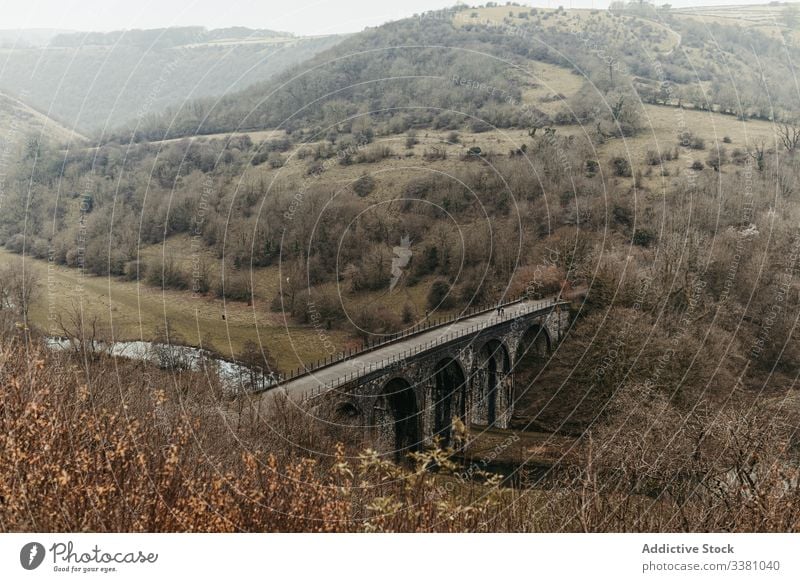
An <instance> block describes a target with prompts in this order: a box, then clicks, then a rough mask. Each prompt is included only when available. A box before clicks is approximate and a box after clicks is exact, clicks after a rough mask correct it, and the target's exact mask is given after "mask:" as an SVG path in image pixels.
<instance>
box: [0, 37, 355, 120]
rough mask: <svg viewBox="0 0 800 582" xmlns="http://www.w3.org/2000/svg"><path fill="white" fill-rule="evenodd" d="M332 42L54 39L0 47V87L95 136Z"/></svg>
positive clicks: (245, 82) (245, 80) (277, 68)
mask: <svg viewBox="0 0 800 582" xmlns="http://www.w3.org/2000/svg"><path fill="white" fill-rule="evenodd" d="M339 40H340V39H339V37H336V36H328V37H314V38H298V37H294V36H291V35H288V34H285V33H278V32H272V31H266V30H250V29H246V28H232V29H222V30H211V31H209V30H205V29H203V28H199V27H186V28H174V29H161V30H134V31H126V32H112V33H69V34H55V35H51V38H50V40H49V44H48V45H47V46H46V47H38V48H22V49H19V48H15V49H9V48H3V49H0V62H2V66H0V90H2V91H4V92H7V93H9V94H13V95H16V96H18V97H20V98H22V99H23V100H24V101H25V102H27V103H30V104H31V105H33V106H34V107H36V108H37V109H39V110H42V111H45V112H48V113H49V114H50V115H51V116H53V117H55V118H57V119H59V120H60V121H61V122H63V123H64V124H65V125H68V126H75V127H77V128H79V129H80V130H82V131H83V132H96V131H98V130H102V129H103V128H104V127H107V126H108V127H115V126H119V125H123V124H129V123H133V124H135V123H136V121H137V120H139V119H144V118H146V117H147V116H148V115H151V114H155V113H158V112H160V111H161V110H163V109H164V108H165V107H166V106H167V105H171V104H176V103H181V102H183V101H184V100H186V99H190V98H198V97H209V96H217V95H222V94H224V93H226V92H229V91H233V90H238V89H242V88H244V87H247V86H249V85H251V84H253V83H256V82H259V81H263V80H265V79H268V78H269V77H271V76H272V75H274V74H276V73H280V72H281V71H283V70H284V69H286V68H287V67H289V66H291V65H294V64H296V63H299V62H301V61H304V60H306V59H308V58H310V57H312V56H313V55H315V54H316V53H318V52H320V51H322V50H325V49H327V48H329V47H331V46H333V45H334V44H336V43H337V42H338V41H339ZM7 45H8V43H6V46H7Z"/></svg>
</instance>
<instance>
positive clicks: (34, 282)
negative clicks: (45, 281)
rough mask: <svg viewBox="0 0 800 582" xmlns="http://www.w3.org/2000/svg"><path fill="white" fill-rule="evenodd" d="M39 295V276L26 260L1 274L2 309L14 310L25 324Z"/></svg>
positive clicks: (0, 298) (9, 267)
mask: <svg viewBox="0 0 800 582" xmlns="http://www.w3.org/2000/svg"><path fill="white" fill-rule="evenodd" d="M38 294H39V276H38V275H37V274H36V273H35V272H34V271H32V270H31V269H29V268H27V265H26V264H25V261H24V260H19V261H15V262H14V263H12V264H11V265H8V266H7V267H6V268H5V269H3V271H2V272H1V273H0V309H14V310H15V311H16V312H17V313H18V314H19V315H20V316H21V317H22V319H23V321H24V322H25V323H27V322H28V313H29V312H30V308H31V304H32V303H33V302H34V301H35V300H36V298H37V297H38Z"/></svg>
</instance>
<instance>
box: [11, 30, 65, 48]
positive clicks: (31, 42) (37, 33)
mask: <svg viewBox="0 0 800 582" xmlns="http://www.w3.org/2000/svg"><path fill="white" fill-rule="evenodd" d="M60 34H68V31H65V30H56V29H51V28H29V29H16V30H15V29H10V30H0V48H31V47H42V46H47V44H48V43H49V42H50V41H51V40H52V39H53V38H54V37H56V36H58V35H60Z"/></svg>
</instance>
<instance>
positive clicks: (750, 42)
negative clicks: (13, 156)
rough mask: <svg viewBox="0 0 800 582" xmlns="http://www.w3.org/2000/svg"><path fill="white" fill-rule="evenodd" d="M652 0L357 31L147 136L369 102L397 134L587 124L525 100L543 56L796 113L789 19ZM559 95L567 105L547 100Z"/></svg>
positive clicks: (659, 89) (601, 85) (668, 92)
mask: <svg viewBox="0 0 800 582" xmlns="http://www.w3.org/2000/svg"><path fill="white" fill-rule="evenodd" d="M633 6H638V5H633ZM645 6H646V8H645V9H638V10H634V9H633V8H631V9H629V10H624V11H599V10H563V9H557V10H547V9H529V8H526V7H522V6H518V5H513V4H512V5H506V6H488V7H482V8H467V7H459V8H455V9H451V10H446V11H439V12H431V13H425V14H421V15H418V16H417V17H416V18H411V19H406V20H402V21H398V22H393V23H389V24H387V25H384V26H381V27H379V28H375V29H370V30H366V31H364V32H363V33H361V34H358V35H355V36H353V37H351V38H349V39H347V40H346V41H344V42H342V43H341V44H340V45H338V46H336V47H333V48H332V49H330V50H328V51H325V52H323V53H320V54H319V55H318V56H316V57H315V58H313V59H311V60H310V61H308V62H305V63H303V64H302V65H300V66H297V67H294V68H292V69H291V70H289V71H287V72H286V73H284V74H283V75H281V76H280V77H278V78H276V79H275V80H274V81H270V82H266V83H261V84H257V85H255V86H253V87H250V88H247V89H244V90H243V91H242V92H240V93H238V94H229V95H226V97H225V98H224V99H222V100H219V101H217V100H213V101H212V100H202V99H201V100H197V101H195V102H193V103H192V104H191V107H185V108H183V109H182V110H179V111H177V112H175V111H173V112H170V113H169V114H168V115H167V116H162V118H161V120H160V121H158V122H156V123H155V124H154V125H150V126H148V127H144V128H141V131H139V132H137V134H136V136H137V139H150V140H154V139H163V138H164V137H176V136H182V135H194V134H198V133H199V134H214V133H220V132H230V131H235V130H241V129H245V130H254V129H268V128H269V129H274V128H281V129H286V130H287V131H289V132H293V131H295V130H298V129H300V128H302V129H303V130H305V131H306V132H307V131H309V130H310V129H312V128H317V130H318V131H323V132H327V131H329V128H330V127H331V125H332V124H339V125H341V123H342V119H343V118H346V117H348V116H352V115H357V114H363V113H365V112H369V113H370V122H371V123H372V124H373V127H375V128H376V131H381V132H395V133H396V132H402V131H405V130H406V129H408V128H409V127H420V126H427V127H432V128H448V129H458V128H464V127H469V126H472V125H475V124H477V125H480V124H481V123H485V124H487V125H493V126H496V127H518V128H523V127H531V126H535V125H538V126H541V125H546V124H560V123H569V122H570V121H571V120H572V118H574V117H576V116H577V117H578V118H579V119H578V120H579V121H580V115H581V114H582V113H583V111H581V110H580V108H581V107H585V106H586V104H581V103H579V102H577V103H573V102H569V103H565V102H562V100H561V99H560V98H559V96H558V91H557V90H556V91H549V94H548V95H545V96H540V97H539V98H538V99H537V100H535V101H533V102H531V101H530V100H528V99H526V96H527V95H526V94H527V92H529V91H530V90H532V89H536V88H537V87H540V86H541V83H539V82H538V81H537V80H536V74H537V67H539V66H540V64H541V63H547V64H555V65H558V66H561V67H564V68H566V69H567V70H570V71H572V72H573V73H574V74H576V75H578V76H579V77H580V78H581V79H582V80H583V81H585V82H586V83H587V84H588V85H590V87H589V88H587V92H588V93H589V95H590V97H591V93H592V91H593V90H596V91H599V92H601V93H607V92H608V91H609V90H612V89H613V90H615V91H617V92H622V93H624V92H630V93H631V99H637V100H639V99H641V100H643V101H645V102H648V103H661V104H669V105H673V106H677V105H682V106H684V107H691V108H696V109H709V110H714V111H719V112H722V113H726V114H731V115H736V116H739V117H742V118H758V119H784V120H786V119H792V118H793V116H794V113H795V111H794V105H795V95H794V93H793V91H794V87H793V86H792V85H791V84H787V83H785V82H784V80H785V79H787V78H792V75H793V66H792V63H793V62H794V61H795V60H796V59H797V58H798V56H800V52H798V49H797V48H796V46H797V45H796V44H794V43H786V42H784V39H783V36H782V35H783V34H792V29H791V28H788V27H787V26H778V25H777V24H776V25H775V26H773V27H772V28H769V27H767V26H766V25H765V24H764V23H763V22H760V21H759V22H758V23H757V25H751V24H752V23H749V22H747V21H739V20H736V19H732V18H719V19H713V18H712V20H708V19H707V18H706V20H703V19H702V18H701V14H703V13H694V12H682V11H672V10H656V9H654V8H652V7H649V5H645ZM745 12H746V11H745ZM776 30H777V31H778V33H776ZM754 51H756V52H757V54H758V55H759V59H760V60H759V59H754V58H753V52H754ZM763 61H768V62H769V66H768V67H765V66H763ZM554 89H557V88H554ZM521 102H524V103H525V104H526V107H525V108H522V107H519V106H518V105H519V104H520V103H521ZM553 103H555V104H556V105H558V106H559V107H552V106H551V107H547V106H546V104H550V105H552V104H553ZM515 104H517V106H515ZM547 109H550V110H551V111H549V112H548V111H547ZM473 117H477V118H480V123H479V122H477V121H476V120H475V119H474V118H473ZM117 137H118V138H119V139H121V140H124V139H125V138H126V137H127V134H126V132H124V131H123V132H117Z"/></svg>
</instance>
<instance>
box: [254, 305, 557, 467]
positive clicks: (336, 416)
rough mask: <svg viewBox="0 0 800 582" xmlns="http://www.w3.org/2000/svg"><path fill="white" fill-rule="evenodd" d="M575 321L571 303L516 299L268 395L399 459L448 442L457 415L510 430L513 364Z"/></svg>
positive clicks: (293, 380)
mask: <svg viewBox="0 0 800 582" xmlns="http://www.w3.org/2000/svg"><path fill="white" fill-rule="evenodd" d="M568 324H569V309H568V304H567V303H566V302H564V301H558V300H557V299H556V298H549V299H543V300H528V299H523V300H518V301H514V302H510V303H507V304H505V305H503V306H502V311H500V309H499V308H497V307H493V308H491V309H485V310H482V311H479V310H476V311H474V312H472V313H470V314H467V315H464V316H461V317H456V318H453V319H451V320H449V321H447V322H445V323H442V324H439V325H435V326H432V327H427V328H423V329H415V330H412V331H410V332H409V333H407V334H405V335H402V336H399V337H397V338H394V339H391V340H389V341H387V342H385V343H382V344H380V345H377V346H374V347H370V348H368V349H366V350H364V351H361V352H359V353H356V354H349V355H345V356H343V357H342V358H341V359H339V360H338V361H335V362H332V363H324V364H323V365H320V367H318V368H317V369H313V370H309V371H302V372H301V373H298V374H297V375H296V376H294V377H290V378H287V379H284V380H282V381H281V382H280V383H279V384H278V386H277V387H276V388H274V389H272V390H270V392H268V393H267V394H269V395H271V396H273V395H275V394H285V395H286V396H287V397H288V398H289V399H291V400H292V401H294V402H296V403H298V404H300V405H302V406H303V407H305V408H307V409H313V410H314V412H315V414H317V415H319V416H322V417H324V418H326V419H327V420H330V421H333V422H336V423H341V424H346V425H349V426H351V427H358V428H360V429H362V430H364V431H365V432H366V436H368V437H369V439H370V440H371V441H372V442H373V445H374V446H375V448H377V449H378V450H379V451H381V452H384V453H389V452H394V453H395V454H396V455H397V456H398V457H399V456H401V455H403V454H406V453H407V452H409V451H413V450H416V449H418V448H420V447H422V446H424V445H425V444H428V443H430V442H431V441H432V439H433V438H434V437H435V436H438V437H439V438H440V439H441V441H442V442H443V443H444V444H448V443H449V442H450V440H451V438H452V424H453V421H454V419H456V418H460V419H461V420H462V421H463V422H464V423H465V424H471V425H487V426H488V425H493V426H496V427H499V428H506V427H507V426H508V422H509V420H510V419H511V415H512V413H513V410H514V403H515V401H516V400H517V398H518V396H517V395H516V394H515V385H514V370H515V368H516V367H517V366H518V365H519V364H520V362H522V360H523V358H527V357H533V358H536V357H539V358H545V357H547V354H548V353H549V352H550V350H551V349H552V348H553V346H554V345H555V344H556V343H557V342H558V341H560V340H561V337H562V335H563V334H564V332H565V331H566V328H567V326H568Z"/></svg>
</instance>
